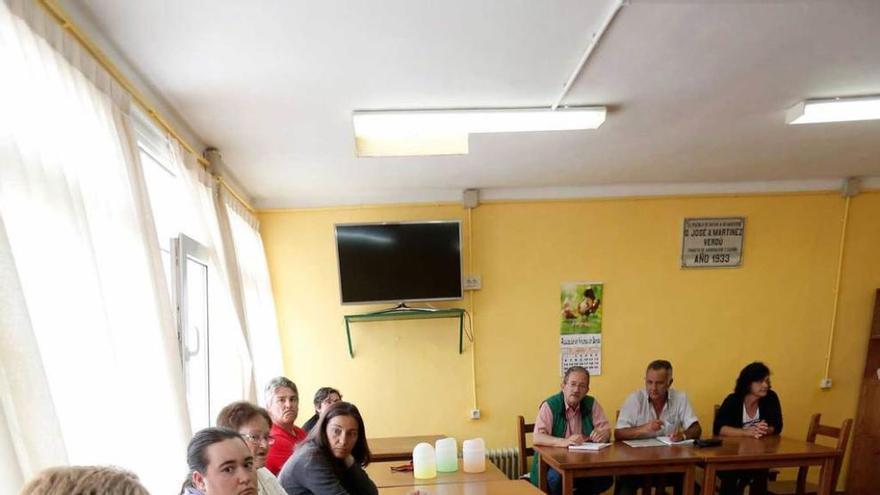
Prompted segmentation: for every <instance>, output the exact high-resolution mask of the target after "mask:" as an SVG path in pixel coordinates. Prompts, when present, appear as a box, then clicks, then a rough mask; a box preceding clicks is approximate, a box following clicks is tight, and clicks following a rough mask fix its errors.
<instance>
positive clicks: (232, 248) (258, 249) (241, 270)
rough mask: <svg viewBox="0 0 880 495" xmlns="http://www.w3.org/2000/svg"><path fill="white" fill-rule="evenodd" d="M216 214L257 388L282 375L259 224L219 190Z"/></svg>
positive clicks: (229, 195)
mask: <svg viewBox="0 0 880 495" xmlns="http://www.w3.org/2000/svg"><path fill="white" fill-rule="evenodd" d="M218 192H219V194H220V198H221V204H219V205H218V209H217V213H218V215H219V218H220V227H221V231H222V232H223V234H224V238H225V240H226V244H227V253H226V254H227V256H228V259H229V263H228V266H229V267H230V268H229V271H230V272H231V274H230V278H232V279H234V280H235V282H236V283H235V284H234V285H235V286H237V289H238V291H239V292H238V293H239V295H240V304H241V310H242V312H243V313H244V321H245V328H246V332H247V337H248V342H249V343H250V349H251V357H252V359H253V363H254V378H255V380H256V383H257V387H263V386H265V384H266V383H267V382H268V381H269V379H271V378H272V377H275V376H278V375H282V374H283V373H284V365H283V361H282V357H281V342H280V339H279V336H278V320H277V319H276V316H275V315H276V313H275V299H274V298H273V296H272V284H271V282H270V280H269V265H268V263H267V262H266V252H265V250H264V248H263V240H262V238H261V237H260V223H259V221H258V220H257V219H256V217H254V215H252V214H251V213H250V212H249V211H248V210H247V209H246V208H245V207H244V206H242V204H241V203H239V201H238V200H237V199H235V197H234V196H232V194H230V193H229V191H227V190H226V189H224V188H222V187H221V188H218Z"/></svg>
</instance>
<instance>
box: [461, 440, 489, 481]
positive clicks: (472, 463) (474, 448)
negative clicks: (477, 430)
mask: <svg viewBox="0 0 880 495" xmlns="http://www.w3.org/2000/svg"><path fill="white" fill-rule="evenodd" d="M461 454H462V458H463V464H464V472H466V473H482V472H483V471H485V470H486V443H485V442H484V441H483V439H482V438H474V439H471V440H465V441H464V442H462V443H461Z"/></svg>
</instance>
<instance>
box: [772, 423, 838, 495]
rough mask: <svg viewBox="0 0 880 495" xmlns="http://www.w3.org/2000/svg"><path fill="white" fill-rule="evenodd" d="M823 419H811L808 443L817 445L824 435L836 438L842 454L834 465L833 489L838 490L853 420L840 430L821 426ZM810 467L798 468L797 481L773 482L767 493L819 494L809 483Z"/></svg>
mask: <svg viewBox="0 0 880 495" xmlns="http://www.w3.org/2000/svg"><path fill="white" fill-rule="evenodd" d="M821 418H822V415H821V414H819V413H816V414H814V415H813V416H812V417H811V418H810V427H809V429H808V430H807V442H810V443H816V436H818V435H822V436H825V437H829V438H834V439H836V440H837V445H836V447H835V448H836V449H837V450H839V451H840V452H841V454H840V457H838V458H837V462H836V463H835V464H834V471H833V472H832V473H831V489H832V490H836V488H837V477H838V476H839V475H840V467H841V466H842V465H843V456H844V455H846V446H847V444H848V443H849V433H850V430H851V429H852V423H853V420H852V418H850V419H845V420H843V423H842V424H841V425H840V428H837V427H834V426H827V425H823V424H819V420H820V419H821ZM808 469H809V467H807V466H804V467H801V468H798V476H797V481H772V482H770V483H769V485H768V486H767V493H768V494H772V495H787V494H798V495H805V494H812V493H818V492H819V488H818V487H817V486H816V485H814V484H812V483H807V470H808Z"/></svg>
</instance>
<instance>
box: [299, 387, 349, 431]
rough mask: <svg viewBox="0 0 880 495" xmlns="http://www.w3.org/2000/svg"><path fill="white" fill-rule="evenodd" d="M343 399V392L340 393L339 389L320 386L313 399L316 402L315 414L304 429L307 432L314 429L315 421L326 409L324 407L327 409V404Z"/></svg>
mask: <svg viewBox="0 0 880 495" xmlns="http://www.w3.org/2000/svg"><path fill="white" fill-rule="evenodd" d="M341 400H342V394H341V393H339V390H336V389H335V388H333V387H321V388H319V389H318V391H317V392H315V400H314V401H313V403H314V404H315V414H314V415H312V417H311V418H309V420H308V421H306V422H305V424H304V425H303V430H306V432H310V431H312V428H314V427H315V423H317V422H318V417H320V416H321V412H322V411H324V409H327V406H329V405H331V404H336V403H337V402H339V401H341Z"/></svg>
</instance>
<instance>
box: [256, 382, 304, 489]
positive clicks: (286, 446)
mask: <svg viewBox="0 0 880 495" xmlns="http://www.w3.org/2000/svg"><path fill="white" fill-rule="evenodd" d="M265 401H266V410H268V411H269V416H270V417H271V418H272V430H271V433H270V434H271V435H272V438H273V439H274V440H275V442H274V443H273V444H272V445H270V446H269V452H268V453H267V454H266V469H268V470H269V471H271V472H272V474H274V475H275V476H278V472H279V471H281V468H282V467H284V463H285V462H287V459H289V458H290V456H291V455H293V451H294V450H295V449H296V445H297V444H298V443H300V442H302V441H303V440H305V439H306V432H305V431H304V430H303V429H301V428H299V427H298V426H296V425H295V424H293V422H294V421H296V417H297V415H298V414H299V391H298V390H297V389H296V384H295V383H293V382H292V381H290V380H289V379H288V378H285V377H283V376H279V377H275V378H273V379H271V380H269V384H268V385H266V390H265Z"/></svg>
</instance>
